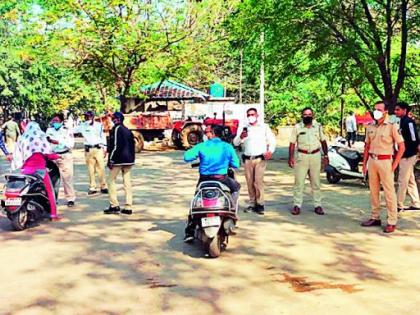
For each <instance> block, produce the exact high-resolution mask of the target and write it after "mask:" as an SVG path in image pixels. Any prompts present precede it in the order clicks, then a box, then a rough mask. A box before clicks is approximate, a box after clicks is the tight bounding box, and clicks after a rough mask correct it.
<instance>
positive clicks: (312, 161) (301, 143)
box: [289, 108, 328, 215]
mask: <svg viewBox="0 0 420 315" xmlns="http://www.w3.org/2000/svg"><path fill="white" fill-rule="evenodd" d="M296 147H297V160H296V161H295V157H294V156H295V148H296ZM321 148H322V151H323V153H324V163H328V146H327V142H326V139H325V136H324V133H323V131H322V126H321V124H319V123H317V122H315V121H313V111H312V109H311V108H305V109H303V110H302V122H301V123H299V124H297V125H295V127H294V128H293V131H292V135H291V137H290V145H289V166H290V167H291V168H294V169H295V186H294V188H293V203H294V207H293V209H292V211H291V213H292V214H293V215H298V214H299V213H300V208H301V207H302V202H303V189H304V187H305V178H306V176H307V174H308V172H309V179H310V181H311V187H312V194H313V198H314V206H315V213H316V214H319V215H323V214H325V212H324V210H323V209H322V206H321V178H320V175H321V174H320V173H321Z"/></svg>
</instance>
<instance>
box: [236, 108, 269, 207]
mask: <svg viewBox="0 0 420 315" xmlns="http://www.w3.org/2000/svg"><path fill="white" fill-rule="evenodd" d="M246 114H247V117H248V123H247V124H246V125H245V126H244V127H243V128H242V130H240V132H239V130H238V134H237V136H236V137H235V139H234V140H233V144H234V145H235V146H239V145H240V144H243V149H244V154H243V155H242V159H243V162H244V164H245V166H244V167H245V178H246V183H247V186H248V194H249V206H248V208H247V209H246V210H245V212H251V211H255V212H256V213H258V214H261V215H262V214H264V172H265V169H266V167H267V160H269V159H271V157H272V155H273V153H274V151H275V149H276V138H275V137H274V135H273V132H272V131H271V129H270V127H269V126H268V125H267V124H265V123H264V122H259V121H258V112H257V109H255V108H250V109H248V110H247V112H246Z"/></svg>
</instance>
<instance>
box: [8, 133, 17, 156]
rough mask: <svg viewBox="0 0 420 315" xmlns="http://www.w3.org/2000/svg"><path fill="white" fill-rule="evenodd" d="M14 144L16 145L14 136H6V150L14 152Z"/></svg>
mask: <svg viewBox="0 0 420 315" xmlns="http://www.w3.org/2000/svg"><path fill="white" fill-rule="evenodd" d="M15 145H16V140H15V138H11V137H8V136H6V147H7V151H9V153H12V154H13V152H15Z"/></svg>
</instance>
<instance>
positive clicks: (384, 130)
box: [361, 102, 405, 233]
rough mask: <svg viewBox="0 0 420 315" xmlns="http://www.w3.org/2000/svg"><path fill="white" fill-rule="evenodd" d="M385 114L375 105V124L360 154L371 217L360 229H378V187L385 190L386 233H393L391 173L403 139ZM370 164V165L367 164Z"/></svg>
mask: <svg viewBox="0 0 420 315" xmlns="http://www.w3.org/2000/svg"><path fill="white" fill-rule="evenodd" d="M387 116H388V114H387V112H386V110H385V104H384V103H383V102H377V103H376V104H375V110H374V112H373V118H374V119H375V120H376V124H372V125H369V126H368V127H367V129H366V140H365V151H364V154H363V173H364V174H366V172H367V170H369V186H370V204H371V208H372V214H371V218H370V219H369V220H366V221H364V222H362V224H361V225H362V226H364V227H368V226H380V225H381V220H380V199H379V193H380V186H381V184H382V187H383V189H384V195H385V201H386V208H387V211H388V223H387V225H386V227H385V229H384V232H385V233H392V232H394V230H395V226H396V224H397V220H398V212H397V196H396V194H395V187H394V171H395V169H396V168H397V167H398V163H399V162H400V160H401V157H402V155H403V153H404V150H405V146H404V139H403V138H402V136H401V134H400V133H399V132H398V127H397V125H396V124H392V123H390V122H389V121H388V117H387ZM395 144H398V152H397V154H396V155H395V159H393V154H394V146H395ZM368 161H369V165H368V164H367V163H368Z"/></svg>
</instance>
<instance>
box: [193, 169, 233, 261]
mask: <svg viewBox="0 0 420 315" xmlns="http://www.w3.org/2000/svg"><path fill="white" fill-rule="evenodd" d="M228 176H230V177H231V178H234V173H233V170H230V171H229V175H228ZM238 195H239V193H238ZM235 199H236V200H235ZM237 199H238V198H232V194H231V193H230V189H229V188H228V187H227V186H226V185H224V184H223V183H221V182H218V181H216V180H211V181H203V182H201V183H200V184H199V185H198V187H197V190H196V192H195V194H194V198H193V199H192V201H191V206H190V212H189V215H190V218H191V220H192V223H193V224H194V225H195V233H194V237H195V238H196V239H198V240H200V241H201V242H202V243H203V244H204V245H205V247H206V248H208V252H209V255H210V257H213V258H216V257H219V255H220V253H221V251H222V249H224V248H226V244H227V243H228V241H229V236H230V235H234V234H236V233H235V232H234V230H235V224H236V221H237V213H238V200H237Z"/></svg>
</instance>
